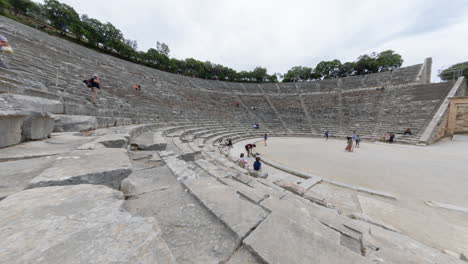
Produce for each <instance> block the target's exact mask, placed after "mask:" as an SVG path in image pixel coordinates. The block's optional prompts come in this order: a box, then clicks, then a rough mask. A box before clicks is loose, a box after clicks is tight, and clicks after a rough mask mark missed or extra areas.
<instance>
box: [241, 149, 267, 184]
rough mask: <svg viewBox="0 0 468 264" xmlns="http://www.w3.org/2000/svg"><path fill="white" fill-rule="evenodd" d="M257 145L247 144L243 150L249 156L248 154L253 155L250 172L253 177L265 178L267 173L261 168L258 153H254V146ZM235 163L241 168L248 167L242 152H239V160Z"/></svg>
mask: <svg viewBox="0 0 468 264" xmlns="http://www.w3.org/2000/svg"><path fill="white" fill-rule="evenodd" d="M255 147H257V146H256V145H255V144H247V145H245V150H246V152H247V156H248V157H250V156H254V157H255V161H254V163H253V165H252V169H253V170H252V171H251V172H250V173H251V174H252V175H253V176H255V177H259V178H266V177H268V173H266V172H265V171H263V168H262V162H261V159H260V157H259V155H258V153H255V154H254V148H255ZM237 164H238V165H239V167H241V168H244V169H249V167H248V161H247V160H246V159H245V154H244V153H241V154H240V157H239V160H238V161H237Z"/></svg>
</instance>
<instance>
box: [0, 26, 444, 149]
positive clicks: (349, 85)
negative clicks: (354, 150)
mask: <svg viewBox="0 0 468 264" xmlns="http://www.w3.org/2000/svg"><path fill="white" fill-rule="evenodd" d="M0 21H1V22H2V24H1V25H0V28H1V29H2V31H3V32H4V34H5V35H6V36H7V37H8V38H9V40H10V42H11V43H12V44H13V46H14V48H15V51H16V53H15V54H14V55H12V56H6V57H5V58H4V60H5V62H6V63H7V64H9V65H10V68H9V69H0V73H1V74H0V83H1V84H2V85H1V86H0V92H8V93H17V94H23V95H30V96H38V97H44V98H48V99H54V100H60V101H61V102H63V104H64V106H65V111H64V112H65V114H67V115H89V116H99V117H105V118H111V119H112V118H128V119H130V120H131V122H132V123H134V124H144V123H155V122H161V123H167V122H199V123H203V122H205V121H207V120H214V121H217V122H230V123H236V124H237V125H239V126H244V127H250V126H252V125H253V124H254V123H259V124H261V126H262V127H264V128H265V129H266V130H268V131H270V132H275V133H280V134H284V133H289V134H291V135H296V134H309V135H321V134H323V133H324V131H325V130H328V131H330V134H332V135H335V136H346V135H350V134H351V133H352V132H353V131H356V133H358V134H360V135H361V136H362V137H367V138H374V139H375V138H378V137H380V136H381V135H383V133H385V132H394V133H399V132H401V131H404V130H405V129H407V128H410V129H411V130H412V131H413V134H415V137H417V136H418V135H420V133H422V131H423V130H424V127H425V125H426V124H427V123H428V120H429V119H430V118H431V117H432V115H433V113H434V112H435V111H436V110H437V107H438V105H439V104H440V102H441V101H443V99H444V98H445V97H446V95H447V93H448V91H449V90H450V88H451V85H452V84H451V83H442V84H429V85H417V84H418V83H420V82H419V81H418V77H419V75H420V72H421V70H422V69H423V68H424V67H425V66H424V65H414V66H410V67H404V68H401V69H397V70H394V71H392V72H384V73H377V74H369V75H365V76H353V77H346V78H340V79H334V80H322V81H314V82H302V83H301V82H300V83H277V84H273V83H267V84H257V83H230V82H221V81H210V80H203V79H197V78H190V77H185V76H181V75H177V74H172V73H167V72H162V71H158V70H155V69H151V68H148V67H145V66H141V65H137V64H133V63H130V62H127V61H123V60H120V59H116V58H114V57H111V56H108V55H104V54H101V53H98V52H96V51H93V50H90V49H87V48H84V47H82V46H79V45H77V44H74V43H70V42H67V41H65V40H62V39H60V38H56V37H52V36H49V35H47V34H45V33H43V32H40V31H37V30H35V29H32V28H29V27H27V26H24V25H22V24H19V23H17V22H14V21H12V20H10V19H7V18H4V17H0ZM94 74H98V75H99V76H100V77H101V79H102V84H103V85H102V86H103V87H102V89H101V90H100V91H99V94H98V105H97V107H95V106H93V105H92V104H90V103H89V101H88V98H89V96H90V91H89V90H88V88H86V87H84V85H83V83H82V80H83V79H86V78H89V77H90V76H92V75H94ZM136 83H137V84H140V85H141V86H142V91H141V92H138V91H134V90H133V89H132V88H131V87H132V86H133V84H136ZM382 88H384V89H382ZM416 141H417V138H416Z"/></svg>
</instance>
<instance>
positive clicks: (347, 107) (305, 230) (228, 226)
mask: <svg viewBox="0 0 468 264" xmlns="http://www.w3.org/2000/svg"><path fill="white" fill-rule="evenodd" d="M0 30H1V32H2V33H3V34H4V35H5V36H6V37H7V38H8V39H9V41H10V43H11V44H12V45H14V48H15V50H16V51H17V52H16V53H15V54H12V55H9V56H4V57H3V58H2V59H3V61H4V62H5V63H6V64H8V65H9V68H8V69H5V68H1V69H0V131H1V133H0V147H1V149H0V199H1V201H0V238H1V239H0V263H8V264H10V263H229V264H234V263H415V264H416V263H418V264H419V263H439V264H445V263H464V261H467V258H468V209H467V208H468V194H467V192H466V187H467V186H468V172H467V171H468V170H467V169H468V168H467V165H466V158H467V155H466V154H467V147H468V140H467V137H466V136H463V135H462V134H459V133H460V132H466V131H468V125H467V124H468V122H467V120H468V119H467V118H466V116H467V115H466V113H467V105H468V104H467V103H466V98H464V97H463V96H464V95H465V92H466V81H465V80H464V79H463V77H461V78H460V79H458V80H455V81H453V82H442V83H431V82H430V78H431V63H432V61H431V59H430V58H429V59H426V60H425V61H424V62H422V64H418V65H413V66H409V67H403V68H399V69H396V70H393V71H388V72H382V73H376V74H368V75H363V76H352V77H346V78H341V79H332V80H323V81H314V82H299V83H264V84H253V83H230V82H221V81H209V80H203V79H197V78H190V77H184V76H181V75H177V74H171V73H166V72H162V71H158V70H155V69H152V68H147V67H145V66H141V65H137V64H132V63H130V62H127V61H123V60H119V59H116V58H114V57H111V56H107V55H103V54H100V53H97V52H95V51H92V50H88V49H86V48H84V47H82V46H79V45H75V44H73V43H70V42H67V41H65V40H62V39H59V38H55V37H52V36H49V35H47V34H45V33H42V32H40V31H36V30H34V29H32V28H29V27H27V26H24V25H22V24H18V23H16V22H14V21H12V20H9V19H7V18H4V17H0ZM93 74H98V75H99V76H100V77H101V78H102V80H103V89H101V92H100V94H99V96H98V102H97V106H94V105H92V104H90V103H89V101H88V98H89V90H88V89H87V88H85V87H83V83H82V80H83V79H84V78H87V77H89V76H92V75H93ZM134 83H139V84H141V86H142V87H143V92H140V93H138V92H134V91H133V90H132V89H131V88H130V89H129V87H132V85H133V84H134ZM254 123H258V124H260V128H259V129H253V128H252V125H253V124H254ZM408 128H410V129H411V131H412V135H403V131H404V130H406V129H408ZM326 130H328V131H329V132H330V136H331V138H330V139H329V140H328V141H325V139H324V138H323V133H324V132H325V131H326ZM353 131H356V133H357V134H359V135H360V136H361V138H362V139H363V140H362V143H361V146H360V148H359V149H356V150H355V152H353V153H347V152H344V148H345V144H346V142H345V140H344V137H345V136H349V135H351V134H352V133H353ZM387 132H393V133H395V134H396V143H394V144H388V143H383V142H381V141H380V139H381V137H382V136H383V135H384V134H385V133H387ZM264 133H268V135H269V137H270V138H269V140H268V146H267V147H265V146H263V140H262V138H263V134H264ZM454 133H455V135H454ZM452 135H454V136H453V137H452ZM447 136H450V137H447ZM226 138H231V139H232V140H233V141H234V143H235V145H234V148H232V149H230V150H228V149H227V148H226V147H224V146H222V145H221V144H220V139H226ZM254 142H257V148H256V152H258V153H260V156H261V157H262V158H263V160H264V163H265V164H264V168H263V169H264V170H265V171H266V172H268V174H269V176H268V177H267V178H255V177H253V176H251V175H250V171H249V170H246V169H243V168H241V167H239V166H238V164H237V159H238V157H239V153H241V152H243V151H244V145H245V144H247V143H254ZM248 161H249V163H252V159H251V158H249V159H248Z"/></svg>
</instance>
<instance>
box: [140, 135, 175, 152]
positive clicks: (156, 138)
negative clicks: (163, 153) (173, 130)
mask: <svg viewBox="0 0 468 264" xmlns="http://www.w3.org/2000/svg"><path fill="white" fill-rule="evenodd" d="M162 133H163V131H157V132H145V133H142V134H141V135H139V136H137V137H136V138H135V139H134V140H133V142H132V143H133V144H135V145H137V146H138V148H139V149H142V150H147V151H149V150H165V149H166V147H167V141H166V139H165V138H164V137H163V135H162Z"/></svg>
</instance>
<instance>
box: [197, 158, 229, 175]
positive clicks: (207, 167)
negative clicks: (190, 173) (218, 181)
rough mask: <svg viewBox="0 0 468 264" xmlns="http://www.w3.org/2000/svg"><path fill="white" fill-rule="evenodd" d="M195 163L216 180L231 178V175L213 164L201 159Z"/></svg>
mask: <svg viewBox="0 0 468 264" xmlns="http://www.w3.org/2000/svg"><path fill="white" fill-rule="evenodd" d="M195 163H196V164H197V165H198V166H200V167H201V168H202V169H203V170H204V171H206V172H207V173H209V174H211V175H213V176H214V177H216V178H226V177H231V174H230V173H229V172H227V171H225V170H222V169H220V168H219V167H218V166H216V165H214V164H213V163H211V162H209V161H207V160H205V159H199V160H196V161H195Z"/></svg>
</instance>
